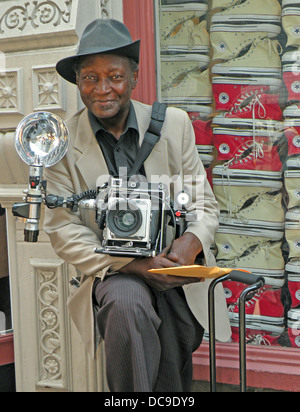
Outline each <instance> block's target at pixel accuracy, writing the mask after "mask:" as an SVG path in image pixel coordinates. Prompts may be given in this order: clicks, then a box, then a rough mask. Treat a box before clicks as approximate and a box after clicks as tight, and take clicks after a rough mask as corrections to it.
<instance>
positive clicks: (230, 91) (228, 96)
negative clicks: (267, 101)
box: [212, 76, 282, 111]
mask: <svg viewBox="0 0 300 412" xmlns="http://www.w3.org/2000/svg"><path fill="white" fill-rule="evenodd" d="M281 85H282V80H281V79H276V78H272V77H270V78H259V77H257V78H256V77H252V78H251V77H249V78H240V77H226V76H214V77H213V79H212V90H213V95H214V99H215V104H216V110H223V111H230V110H231V108H232V107H233V106H234V104H235V103H236V102H237V101H238V100H240V99H244V97H246V96H247V97H249V96H251V95H252V96H253V95H255V94H257V93H265V92H271V93H275V92H277V91H278V89H279V88H280V87H281ZM243 96H244V97H243Z"/></svg>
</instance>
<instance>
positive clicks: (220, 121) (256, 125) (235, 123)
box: [212, 113, 283, 134]
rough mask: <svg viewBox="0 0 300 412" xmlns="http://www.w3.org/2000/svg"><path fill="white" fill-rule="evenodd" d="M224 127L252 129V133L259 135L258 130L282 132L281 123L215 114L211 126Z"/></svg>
mask: <svg viewBox="0 0 300 412" xmlns="http://www.w3.org/2000/svg"><path fill="white" fill-rule="evenodd" d="M216 125H217V126H225V127H232V128H237V127H241V128H247V129H249V128H253V130H254V132H253V133H255V134H256V133H259V132H258V129H268V130H273V131H282V130H283V122H281V121H278V120H270V119H251V118H244V117H239V116H237V117H233V116H232V117H228V116H224V113H220V114H217V115H216V116H214V117H213V119H212V126H216Z"/></svg>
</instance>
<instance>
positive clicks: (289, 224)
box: [285, 208, 300, 259]
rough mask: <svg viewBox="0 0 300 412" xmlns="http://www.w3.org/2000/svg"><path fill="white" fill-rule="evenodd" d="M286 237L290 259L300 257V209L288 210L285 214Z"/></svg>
mask: <svg viewBox="0 0 300 412" xmlns="http://www.w3.org/2000/svg"><path fill="white" fill-rule="evenodd" d="M285 238H286V241H287V244H288V247H289V250H288V257H289V259H300V209H297V208H296V209H292V210H288V211H287V213H286V215H285Z"/></svg>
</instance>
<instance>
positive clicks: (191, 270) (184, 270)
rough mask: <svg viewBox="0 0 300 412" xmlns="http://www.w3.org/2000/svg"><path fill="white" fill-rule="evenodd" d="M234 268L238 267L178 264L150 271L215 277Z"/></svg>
mask: <svg viewBox="0 0 300 412" xmlns="http://www.w3.org/2000/svg"><path fill="white" fill-rule="evenodd" d="M232 270H236V269H230V268H219V267H217V266H213V267H206V266H201V265H191V266H176V267H171V268H161V269H150V270H149V271H148V272H150V273H157V274H163V275H171V276H186V277H196V278H206V279H214V278H217V277H219V276H223V275H227V274H228V273H230V272H231V271H232ZM238 270H240V271H242V272H246V273H249V272H248V271H247V270H243V269H238Z"/></svg>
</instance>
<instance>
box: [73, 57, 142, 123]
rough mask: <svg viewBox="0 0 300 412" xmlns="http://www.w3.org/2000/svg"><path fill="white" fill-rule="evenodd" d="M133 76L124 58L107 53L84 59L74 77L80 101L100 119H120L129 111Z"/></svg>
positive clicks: (127, 61) (134, 74) (134, 81)
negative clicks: (75, 77)
mask: <svg viewBox="0 0 300 412" xmlns="http://www.w3.org/2000/svg"><path fill="white" fill-rule="evenodd" d="M137 75H138V73H137V72H133V70H132V68H131V65H130V62H129V59H127V58H126V57H122V56H116V55H110V54H95V55H92V56H89V57H86V58H85V59H84V60H83V62H82V63H81V66H80V70H79V73H78V75H77V84H78V88H79V91H80V94H81V98H82V101H83V103H84V104H85V106H86V107H87V108H88V109H89V110H90V111H91V112H92V113H93V114H94V115H95V116H96V117H98V118H99V119H100V120H101V119H103V120H104V119H111V118H114V117H116V118H118V117H120V116H121V117H122V114H123V113H126V112H127V111H128V110H129V102H130V96H131V92H132V90H133V89H134V88H135V86H136V81H137Z"/></svg>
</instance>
